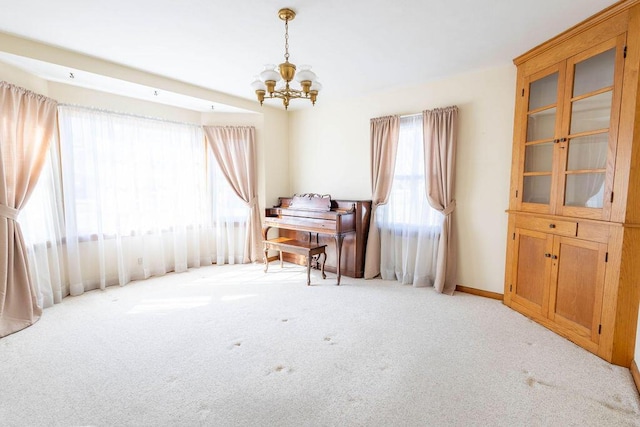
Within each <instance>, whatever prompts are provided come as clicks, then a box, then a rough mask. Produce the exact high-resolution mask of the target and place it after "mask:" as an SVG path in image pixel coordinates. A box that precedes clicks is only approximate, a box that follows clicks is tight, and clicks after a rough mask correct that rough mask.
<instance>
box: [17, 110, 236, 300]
mask: <svg viewBox="0 0 640 427" xmlns="http://www.w3.org/2000/svg"><path fill="white" fill-rule="evenodd" d="M58 125H59V135H60V142H59V146H58V145H55V144H54V145H52V146H51V150H50V156H49V159H47V162H46V164H45V167H44V169H43V172H42V175H41V179H40V180H39V181H38V184H37V186H36V188H35V189H34V192H33V194H32V197H31V200H29V202H28V203H27V205H26V207H25V209H24V211H23V212H22V215H21V216H20V223H21V224H22V226H23V227H24V230H25V233H24V237H25V242H26V243H27V245H28V251H29V262H30V268H31V271H32V277H34V278H35V281H36V286H37V287H38V291H39V298H40V299H41V300H42V301H44V304H43V305H44V306H49V305H51V304H52V303H54V302H59V300H60V299H61V298H62V297H64V296H65V295H67V294H69V293H71V294H72V295H78V294H80V293H82V292H84V291H86V290H90V289H96V288H98V287H99V288H104V287H105V286H108V285H113V284H120V285H124V284H126V283H128V282H129V281H131V280H135V279H144V278H147V277H150V276H154V275H162V274H164V273H166V272H169V271H185V270H186V269H187V268H189V267H198V266H200V265H209V264H212V263H218V264H223V263H240V262H243V259H244V251H245V242H246V235H247V232H248V218H249V208H248V207H247V206H246V203H244V202H243V201H242V200H241V199H240V198H239V197H238V196H237V195H236V194H235V193H234V191H233V189H232V188H231V186H230V185H229V184H228V182H227V180H226V179H225V178H224V176H223V175H222V172H221V171H220V168H219V167H218V164H217V162H216V161H215V160H214V158H213V156H212V155H211V150H210V148H209V147H208V146H207V144H206V142H205V138H204V133H203V129H202V128H201V127H200V126H196V125H188V124H180V123H172V122H167V121H161V120H155V119H148V118H140V117H134V116H130V115H123V114H118V113H111V112H104V111H97V110H91V109H87V108H82V107H71V106H59V107H58Z"/></svg>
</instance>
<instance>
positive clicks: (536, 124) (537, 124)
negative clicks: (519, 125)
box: [527, 108, 556, 141]
mask: <svg viewBox="0 0 640 427" xmlns="http://www.w3.org/2000/svg"><path fill="white" fill-rule="evenodd" d="M555 125H556V109H555V108H549V109H548V110H544V111H540V112H537V113H535V114H529V120H528V121H527V141H539V140H541V139H551V138H553V135H554V131H555Z"/></svg>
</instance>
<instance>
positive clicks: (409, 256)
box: [376, 115, 443, 287]
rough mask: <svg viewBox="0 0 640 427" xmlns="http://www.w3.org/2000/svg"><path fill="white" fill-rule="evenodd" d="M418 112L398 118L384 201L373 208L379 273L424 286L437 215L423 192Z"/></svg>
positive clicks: (429, 276) (429, 278) (431, 269)
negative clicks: (391, 172) (395, 148)
mask: <svg viewBox="0 0 640 427" xmlns="http://www.w3.org/2000/svg"><path fill="white" fill-rule="evenodd" d="M423 153H424V148H423V120H422V115H415V116H408V117H401V118H400V138H399V141H398V151H397V155H396V163H395V170H394V175H393V183H392V185H391V194H390V195H389V201H388V202H387V204H385V205H381V206H379V207H378V211H377V215H376V221H377V225H378V227H379V228H380V241H381V245H380V246H381V256H380V258H381V260H380V275H381V277H382V278H383V279H385V280H398V281H399V282H401V283H403V284H411V285H413V286H416V287H417V286H430V285H432V284H433V280H434V278H435V272H436V260H437V252H438V242H439V237H440V230H441V226H442V218H443V216H442V214H440V213H439V212H438V211H436V210H434V209H433V208H431V207H430V206H429V203H428V202H427V197H426V193H425V179H424V155H423Z"/></svg>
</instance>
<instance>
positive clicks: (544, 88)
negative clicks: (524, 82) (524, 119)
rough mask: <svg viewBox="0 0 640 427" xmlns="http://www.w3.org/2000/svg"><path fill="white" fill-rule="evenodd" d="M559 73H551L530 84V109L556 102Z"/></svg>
mask: <svg viewBox="0 0 640 427" xmlns="http://www.w3.org/2000/svg"><path fill="white" fill-rule="evenodd" d="M557 98H558V73H553V74H549V75H548V76H546V77H543V78H541V79H540V80H536V81H535V82H532V83H531V84H530V85H529V111H531V110H536V109H538V108H540V107H544V106H546V105H551V104H555V103H556V99H557Z"/></svg>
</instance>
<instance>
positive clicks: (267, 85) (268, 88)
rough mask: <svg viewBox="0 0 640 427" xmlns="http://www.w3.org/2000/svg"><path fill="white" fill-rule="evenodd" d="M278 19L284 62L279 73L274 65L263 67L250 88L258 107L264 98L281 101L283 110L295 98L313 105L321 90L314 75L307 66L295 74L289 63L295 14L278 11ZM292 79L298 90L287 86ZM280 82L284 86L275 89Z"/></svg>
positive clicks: (292, 66)
mask: <svg viewBox="0 0 640 427" xmlns="http://www.w3.org/2000/svg"><path fill="white" fill-rule="evenodd" d="M278 17H279V18H280V19H282V20H283V21H284V62H283V63H282V64H280V65H279V72H278V71H276V66H275V65H272V64H268V65H265V66H264V71H263V72H261V73H260V76H259V78H256V80H255V81H254V82H253V83H251V87H252V88H253V89H254V90H255V91H256V95H257V97H258V101H260V105H262V103H263V102H264V100H265V98H267V99H271V98H280V99H282V103H283V104H284V108H285V110H286V109H287V108H288V107H289V100H291V99H295V98H302V99H308V100H310V101H311V103H312V104H313V105H315V104H316V98H317V97H318V91H320V89H322V85H321V84H320V83H319V82H318V80H317V79H318V78H317V77H316V74H315V73H314V72H313V71H311V67H310V66H308V65H301V66H300V71H298V73H297V74H296V66H295V64H292V63H290V62H289V21H292V20H293V18H295V17H296V13H295V12H294V11H293V10H291V9H286V8H285V9H280V10H279V11H278ZM294 77H295V79H296V81H297V82H298V83H300V89H297V88H292V87H291V86H290V85H289V83H291V80H293V79H294ZM281 80H284V82H285V83H284V86H281V87H278V88H276V84H277V83H278V82H280V81H281Z"/></svg>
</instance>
